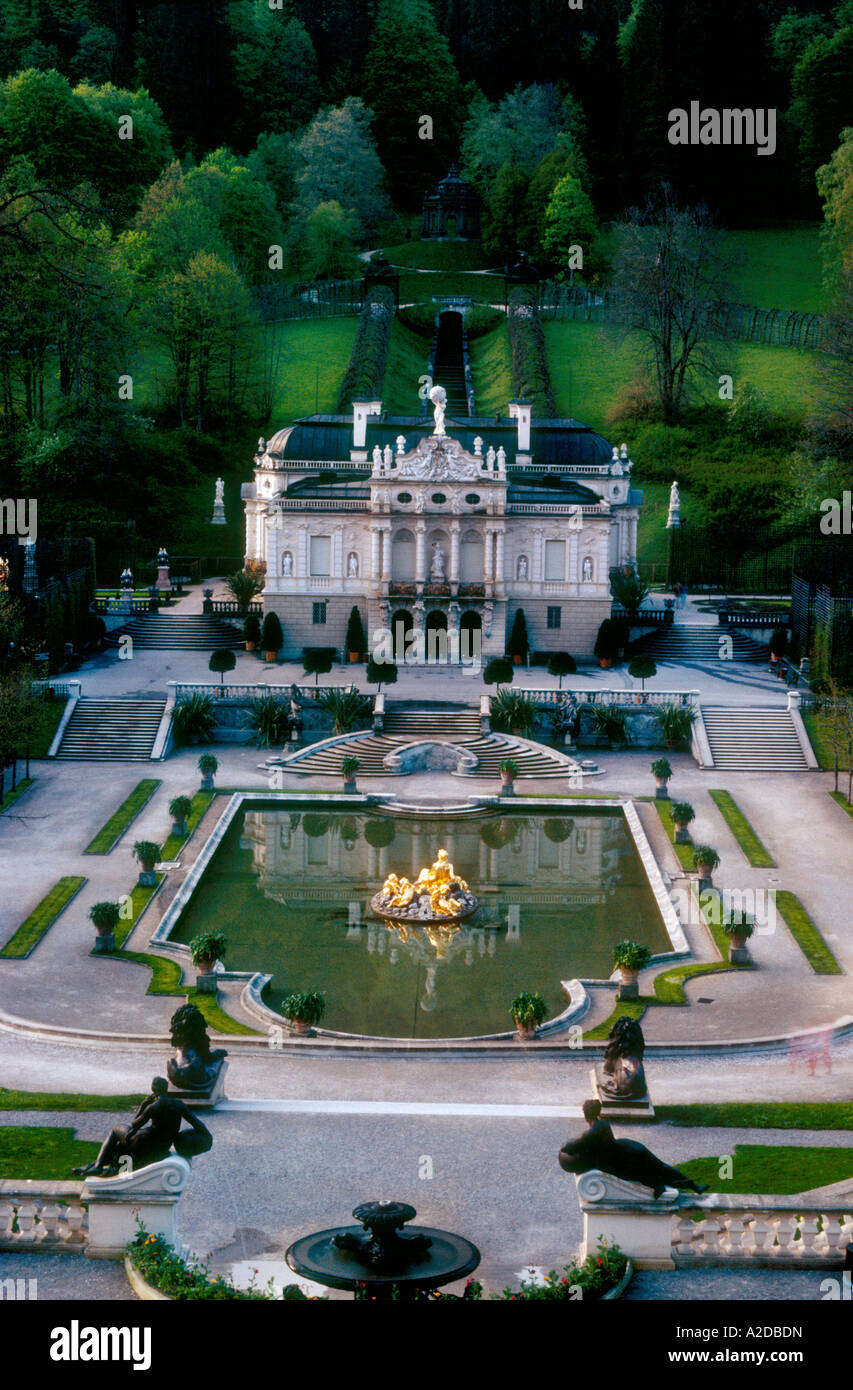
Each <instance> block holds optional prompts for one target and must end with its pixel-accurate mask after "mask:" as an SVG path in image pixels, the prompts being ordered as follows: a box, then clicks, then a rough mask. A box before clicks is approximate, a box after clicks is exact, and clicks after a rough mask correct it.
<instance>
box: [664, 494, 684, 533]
mask: <svg viewBox="0 0 853 1390" xmlns="http://www.w3.org/2000/svg"><path fill="white" fill-rule="evenodd" d="M680 525H681V497H680V496H679V492H678V483H673V485H672V487H671V488H670V490H669V515H668V516H667V519H666V529H667V531H671V530H672V529H673V528H674V527H676V526H680Z"/></svg>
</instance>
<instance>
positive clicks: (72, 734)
mask: <svg viewBox="0 0 853 1390" xmlns="http://www.w3.org/2000/svg"><path fill="white" fill-rule="evenodd" d="M165 708H166V701H165V699H162V698H158V699H152V700H94V699H88V698H81V699H79V700H78V701H77V704H76V705H75V707H74V713H73V714H72V716H71V718H70V719H69V721H68V725H67V727H66V729H65V733H64V734H63V736H62V742H61V743H60V745H59V748H58V750H57V753H56V757H57V758H63V759H65V760H66V761H67V760H69V759H80V760H82V761H85V762H111V761H117V760H121V761H122V762H142V761H144V760H146V759H148V758H150V757H151V752H152V750H153V747H154V740H155V738H156V737H157V730H158V728H159V727H160V720H161V719H162V717H163V711H164V710H165Z"/></svg>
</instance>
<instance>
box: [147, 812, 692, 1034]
mask: <svg viewBox="0 0 853 1390" xmlns="http://www.w3.org/2000/svg"><path fill="white" fill-rule="evenodd" d="M439 849H446V850H447V852H448V854H449V856H450V859H451V860H452V862H453V865H454V867H455V870H456V872H457V873H458V874H459V875H460V876H461V877H462V878H464V879H466V880H467V882H468V884H469V886H470V888H471V891H472V892H473V893H474V894H476V896H477V898H478V899H479V908H478V911H477V913H476V915H475V916H474V917H473V918H469V919H467V920H466V921H465V922H463V923H462V924H461V925H460V926H458V927H456V928H451V929H446V930H445V929H443V930H442V931H440V932H436V931H431V930H429V929H427V928H423V927H418V926H416V925H413V924H409V925H408V926H406V927H405V928H403V929H402V930H401V929H399V928H395V927H392V926H389V925H388V924H386V923H385V922H383V921H382V920H381V919H379V918H376V917H375V916H374V915H373V914H372V912H371V910H370V905H369V904H370V899H371V898H372V897H373V895H374V894H375V893H376V892H377V890H378V889H379V887H380V886H381V884H382V883H383V881H384V880H385V878H386V877H387V875H388V874H389V873H391V872H394V873H396V874H397V875H398V876H399V877H401V878H402V877H406V878H409V879H411V880H414V879H415V878H416V877H417V875H418V873H419V872H420V870H421V869H422V868H423V867H424V866H425V865H427V864H431V863H432V862H433V860H434V859H435V858H436V856H437V853H438V850H439ZM212 927H218V928H221V929H222V930H224V932H225V934H226V936H227V938H228V953H227V959H226V964H227V967H228V969H229V970H262V971H264V972H265V973H269V974H271V975H272V976H273V979H272V982H271V985H270V986H269V988H268V990H267V993H266V995H265V999H266V1001H267V1002H268V1003H269V1004H270V1005H271V1006H272V1007H273V1008H277V1007H278V1005H279V1004H280V1002H281V1000H282V998H283V997H284V996H285V995H286V994H289V993H291V992H292V991H293V990H302V989H321V990H323V991H324V992H325V995H326V1014H325V1016H324V1018H323V1021H322V1027H324V1028H329V1029H333V1030H336V1031H339V1032H344V1033H362V1034H369V1035H373V1036H379V1037H396V1038H452V1037H470V1036H474V1035H478V1034H483V1033H499V1032H506V1031H507V1030H509V1029H511V1028H512V1020H511V1019H510V1016H509V1003H510V1000H511V999H512V998H513V996H514V995H515V994H517V993H519V992H520V991H521V990H525V989H527V990H538V991H539V993H540V994H542V995H543V996H544V998H545V1000H546V1001H547V1003H548V1006H549V1016H550V1017H553V1016H554V1015H555V1014H558V1013H560V1012H562V1010H563V1008H564V1007H565V1004H566V1000H565V996H564V995H563V993H562V990H561V988H560V981H561V980H568V979H572V978H574V977H579V978H584V979H585V978H602V977H604V978H606V977H607V976H608V975H609V974H610V973H611V953H612V949H613V946H614V944H615V943H616V942H617V941H621V940H622V939H623V938H624V937H630V938H632V939H633V940H635V941H640V942H642V943H643V944H644V945H646V946H648V947H649V948H650V950H652V951H653V952H657V951H667V950H669V949H670V943H669V938H668V936H667V934H666V930H665V928H664V925H663V922H662V920H661V917H660V913H659V912H658V909H657V906H656V904H655V901H654V898H653V896H652V892H651V889H650V887H649V883H648V880H647V878H646V875H645V872H644V869H643V866H642V863H641V861H640V858H639V855H638V853H637V850H636V848H635V845H634V841H633V839H632V836H631V832H630V830H629V829H628V826H627V824H626V822H625V819H624V817H623V815H622V814H621V812H620V811H616V810H614V809H613V808H607V809H606V810H602V811H597V810H589V809H587V808H586V807H585V808H584V809H583V810H579V811H577V812H575V811H573V812H572V814H571V815H570V816H560V817H557V816H554V815H547V814H545V813H543V814H542V815H529V814H523V813H521V812H517V813H516V812H513V811H507V812H506V814H501V815H491V814H490V815H488V816H472V817H470V818H465V819H463V820H460V819H458V818H452V817H447V818H442V817H432V816H430V817H428V818H424V819H423V820H420V821H418V820H414V819H409V818H408V817H407V818H405V819H404V818H394V817H392V816H387V815H382V814H379V813H361V812H360V813H358V814H346V813H344V812H328V813H327V812H325V811H324V812H318V811H317V810H313V809H310V808H305V807H299V809H296V808H294V807H293V806H288V808H287V809H283V808H282V807H281V805H280V804H278V805H270V804H266V805H264V804H260V803H258V804H254V803H246V805H245V806H244V808H243V809H242V811H241V812H240V813H239V814H238V815H237V816H236V817H235V819H234V821H233V822H232V824H231V825H230V827H229V829H228V831H227V832H226V835H225V837H224V838H223V840H222V843H221V844H220V845H219V847H218V848H217V850H216V852H215V854H214V856H213V858H212V860H211V862H210V864H209V865H208V867H207V869H206V870H205V872H204V874H203V876H202V878H201V881H200V882H199V884H198V885H197V887H196V889H195V892H194V893H193V895H192V897H191V899H190V901H189V903H188V904H187V907H186V908H185V909H184V912H183V913H182V915H181V918H180V920H179V922H178V924H177V926H176V928H175V930H174V931H173V932H172V937H173V939H174V940H177V941H182V942H189V941H190V940H191V939H192V937H193V936H195V935H196V934H197V933H198V932H200V931H202V930H206V929H209V928H212Z"/></svg>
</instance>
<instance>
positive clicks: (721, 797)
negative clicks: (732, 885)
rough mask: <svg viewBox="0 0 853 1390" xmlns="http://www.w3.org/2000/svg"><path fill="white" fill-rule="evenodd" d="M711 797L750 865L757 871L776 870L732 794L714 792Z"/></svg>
mask: <svg viewBox="0 0 853 1390" xmlns="http://www.w3.org/2000/svg"><path fill="white" fill-rule="evenodd" d="M710 795H711V800H712V801H713V802H714V805H715V806H716V807H717V810H718V811H719V812H720V814H721V816H722V817H723V820H724V821H725V822H726V825H727V826H728V827H729V830H730V831H731V832H732V834H733V835H734V837H735V839H736V840H737V842H738V844H739V845H740V847H741V849H742V850H743V852H744V854H745V855H746V858H747V861H748V863H750V864H751V865H752V866H753V868H755V869H774V868H775V867H776V861H775V859H772V858H771V857H770V855H769V854H768V853H767V850H766V849H765V848H764V846H763V844H762V843H761V841H760V840H759V838H758V836H757V835H756V833H755V831H754V830H753V828H752V826H751V825H750V823H749V821H748V820H747V818H746V816H745V815H744V814H743V812H742V811H740V810H739V809H738V806H737V803H736V801H735V799H734V797H733V796H732V795H731V793H730V792H724V791H712V792H711V793H710Z"/></svg>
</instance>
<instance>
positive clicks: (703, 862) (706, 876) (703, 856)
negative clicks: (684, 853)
mask: <svg viewBox="0 0 853 1390" xmlns="http://www.w3.org/2000/svg"><path fill="white" fill-rule="evenodd" d="M719 862H720V856H719V855H718V853H717V851H716V850H715V849H711V846H710V845H697V846H696V848H695V849H694V851H693V867H694V869H696V870H697V872H698V874H699V885H698V886H699V892H700V893H704V892H705V891H706V889H708V888H713V886H714V885H713V883H712V882H711V874H712V873H713V872H714V870H715V869H716V867H717V865H718V864H719Z"/></svg>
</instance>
